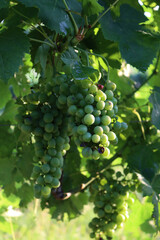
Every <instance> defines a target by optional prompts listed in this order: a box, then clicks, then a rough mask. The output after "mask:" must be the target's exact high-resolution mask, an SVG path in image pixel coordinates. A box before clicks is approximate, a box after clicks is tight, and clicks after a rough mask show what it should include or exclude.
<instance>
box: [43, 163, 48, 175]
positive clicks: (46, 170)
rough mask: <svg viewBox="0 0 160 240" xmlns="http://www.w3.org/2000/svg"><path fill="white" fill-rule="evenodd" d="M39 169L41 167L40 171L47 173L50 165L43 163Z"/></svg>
mask: <svg viewBox="0 0 160 240" xmlns="http://www.w3.org/2000/svg"><path fill="white" fill-rule="evenodd" d="M41 169H42V172H44V173H48V172H49V171H50V166H49V165H48V164H47V163H45V164H43V165H42V167H41Z"/></svg>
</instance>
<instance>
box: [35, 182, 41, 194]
mask: <svg viewBox="0 0 160 240" xmlns="http://www.w3.org/2000/svg"><path fill="white" fill-rule="evenodd" d="M41 190H42V186H41V185H40V184H35V185H34V191H35V193H40V192H41Z"/></svg>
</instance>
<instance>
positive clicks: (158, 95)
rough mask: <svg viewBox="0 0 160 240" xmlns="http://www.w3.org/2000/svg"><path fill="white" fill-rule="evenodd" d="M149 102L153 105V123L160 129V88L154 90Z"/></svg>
mask: <svg viewBox="0 0 160 240" xmlns="http://www.w3.org/2000/svg"><path fill="white" fill-rule="evenodd" d="M149 101H150V102H151V103H152V104H153V110H152V123H153V124H154V125H155V126H156V127H157V128H158V129H160V121H159V119H160V87H155V88H154V90H153V93H152V94H151V96H150V97H149Z"/></svg>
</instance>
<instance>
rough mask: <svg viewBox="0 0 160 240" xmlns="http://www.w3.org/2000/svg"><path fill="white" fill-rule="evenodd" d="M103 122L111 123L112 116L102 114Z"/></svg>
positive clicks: (104, 123)
mask: <svg viewBox="0 0 160 240" xmlns="http://www.w3.org/2000/svg"><path fill="white" fill-rule="evenodd" d="M101 122H102V124H103V125H105V126H107V125H109V124H110V123H111V118H110V117H109V116H107V115H106V116H102V117H101Z"/></svg>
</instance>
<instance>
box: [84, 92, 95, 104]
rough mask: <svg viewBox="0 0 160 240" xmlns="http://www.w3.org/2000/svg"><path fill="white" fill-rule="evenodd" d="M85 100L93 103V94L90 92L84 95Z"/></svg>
mask: <svg viewBox="0 0 160 240" xmlns="http://www.w3.org/2000/svg"><path fill="white" fill-rule="evenodd" d="M85 101H86V103H88V104H93V103H94V96H93V95H92V94H88V95H87V96H86V97H85Z"/></svg>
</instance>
